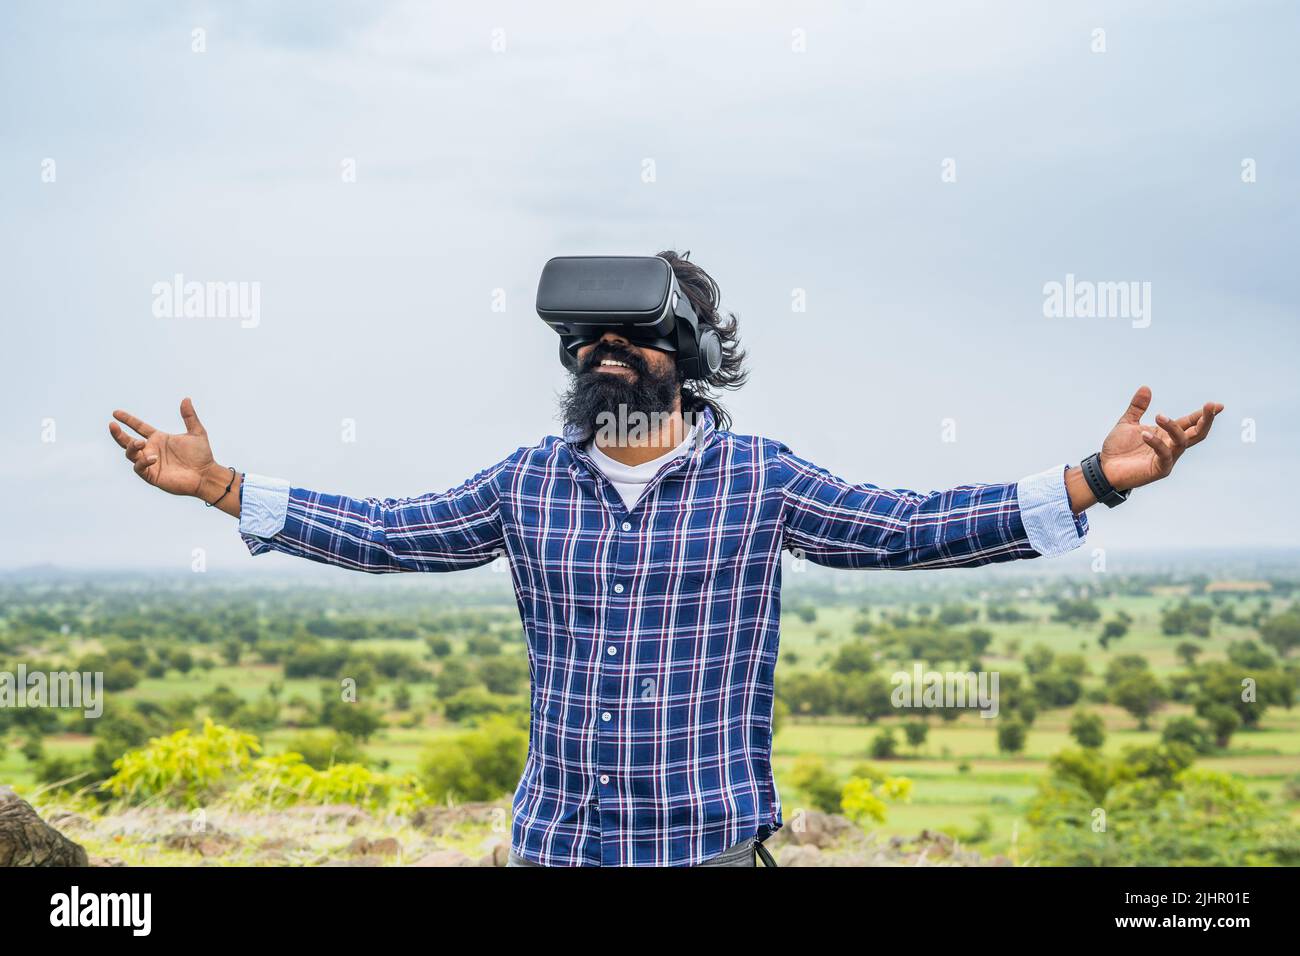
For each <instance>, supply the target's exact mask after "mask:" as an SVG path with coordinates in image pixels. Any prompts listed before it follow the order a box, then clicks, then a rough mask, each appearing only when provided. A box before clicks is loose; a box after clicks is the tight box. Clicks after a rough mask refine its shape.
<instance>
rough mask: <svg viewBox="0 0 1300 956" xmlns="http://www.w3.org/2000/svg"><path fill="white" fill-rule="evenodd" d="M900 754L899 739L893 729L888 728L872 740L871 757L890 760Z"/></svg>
mask: <svg viewBox="0 0 1300 956" xmlns="http://www.w3.org/2000/svg"><path fill="white" fill-rule="evenodd" d="M897 754H898V739H897V738H896V737H895V736H894V731H893V729H892V728H889V727H886V728H885V729H883V730H881V731H880V733H878V734H876V736H875V737H873V738H872V739H871V756H873V757H875V758H876V759H878V760H888V759H890V758H891V757H894V756H896V755H897Z"/></svg>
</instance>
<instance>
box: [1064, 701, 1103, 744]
mask: <svg viewBox="0 0 1300 956" xmlns="http://www.w3.org/2000/svg"><path fill="white" fill-rule="evenodd" d="M1070 736H1071V737H1073V738H1074V739H1075V741H1076V742H1077V743H1078V744H1079V746H1080V747H1088V748H1092V749H1095V748H1097V747H1100V746H1101V745H1102V744H1104V743H1105V742H1106V723H1105V721H1103V720H1102V719H1101V716H1100V715H1099V714H1092V713H1089V712H1087V711H1084V710H1080V711H1077V712H1076V713H1075V715H1074V716H1073V717H1072V718H1071V719H1070Z"/></svg>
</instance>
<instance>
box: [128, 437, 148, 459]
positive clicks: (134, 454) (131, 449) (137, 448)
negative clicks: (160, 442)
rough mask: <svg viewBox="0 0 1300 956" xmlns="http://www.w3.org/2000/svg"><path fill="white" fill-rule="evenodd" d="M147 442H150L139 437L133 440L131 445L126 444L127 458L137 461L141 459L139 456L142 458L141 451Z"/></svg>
mask: <svg viewBox="0 0 1300 956" xmlns="http://www.w3.org/2000/svg"><path fill="white" fill-rule="evenodd" d="M147 444H148V442H146V441H145V440H144V439H143V438H137V439H136V440H135V441H133V442H131V443H130V444H129V445H127V446H126V460H127V461H137V460H139V458H140V453H141V452H142V451H144V449H145V446H146V445H147Z"/></svg>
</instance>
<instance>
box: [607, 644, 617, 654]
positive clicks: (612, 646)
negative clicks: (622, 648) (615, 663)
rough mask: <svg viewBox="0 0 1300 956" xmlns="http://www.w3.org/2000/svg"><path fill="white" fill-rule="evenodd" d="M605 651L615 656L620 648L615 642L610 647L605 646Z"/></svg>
mask: <svg viewBox="0 0 1300 956" xmlns="http://www.w3.org/2000/svg"><path fill="white" fill-rule="evenodd" d="M605 653H606V654H608V655H609V656H610V657H613V656H614V655H615V654H617V653H618V648H617V647H615V646H614V645H613V644H611V645H609V647H607V648H605Z"/></svg>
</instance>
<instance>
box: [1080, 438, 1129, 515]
mask: <svg viewBox="0 0 1300 956" xmlns="http://www.w3.org/2000/svg"><path fill="white" fill-rule="evenodd" d="M1079 467H1080V468H1082V469H1083V480H1084V481H1086V482H1087V483H1088V487H1089V488H1091V489H1092V494H1093V496H1094V497H1095V498H1096V499H1097V500H1098V501H1100V502H1101V503H1102V504H1104V505H1105V506H1106V507H1107V508H1115V507H1117V506H1119V505H1122V504H1123V503H1124V502H1126V501H1128V496H1129V494H1131V493H1132V490H1133V489H1131V488H1130V489H1129V490H1128V491H1117V490H1115V486H1114V485H1112V484H1111V483H1110V480H1109V479H1108V478H1107V477H1106V473H1105V472H1104V471H1102V470H1101V452H1094V453H1093V454H1091V455H1089V456H1088V457H1087V458H1085V459H1084V460H1083V461H1082V462H1081V463H1080V465H1079Z"/></svg>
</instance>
